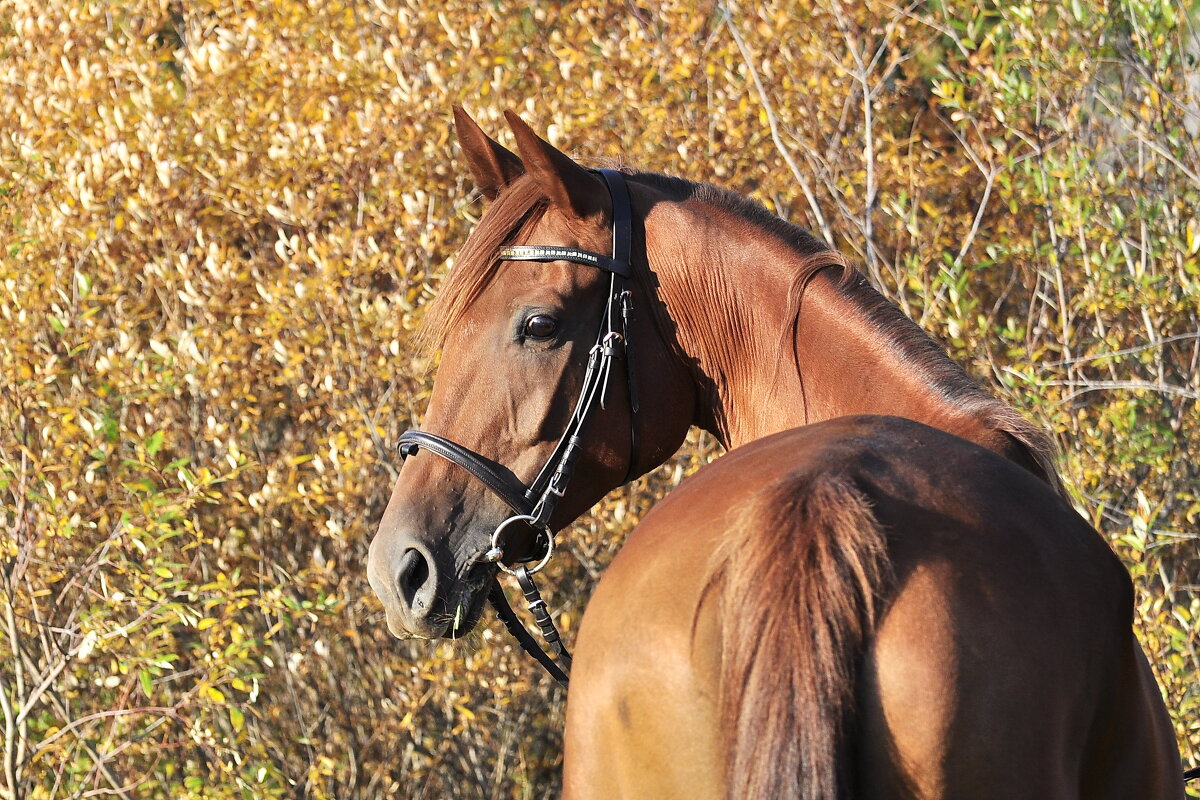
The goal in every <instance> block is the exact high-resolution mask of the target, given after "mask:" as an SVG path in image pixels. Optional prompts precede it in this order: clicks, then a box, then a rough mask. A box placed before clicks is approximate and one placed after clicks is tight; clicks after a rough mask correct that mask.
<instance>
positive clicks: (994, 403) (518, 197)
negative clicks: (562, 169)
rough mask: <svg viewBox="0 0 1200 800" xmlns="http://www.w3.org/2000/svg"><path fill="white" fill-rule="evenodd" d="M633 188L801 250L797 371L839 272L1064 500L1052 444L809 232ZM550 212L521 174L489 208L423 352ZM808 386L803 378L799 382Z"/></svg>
mask: <svg viewBox="0 0 1200 800" xmlns="http://www.w3.org/2000/svg"><path fill="white" fill-rule="evenodd" d="M623 171H624V172H625V173H626V175H627V177H628V178H629V180H630V181H631V182H636V183H642V184H647V185H649V186H651V187H652V188H656V189H658V190H659V191H661V192H663V193H664V194H666V195H668V196H669V197H671V198H672V199H674V200H677V201H682V200H686V199H691V198H694V199H696V200H698V201H701V202H704V203H708V204H711V205H713V206H716V207H718V208H721V209H723V210H725V211H728V212H730V213H732V214H735V215H737V216H738V217H740V218H742V219H744V220H746V221H748V222H750V223H752V224H753V225H755V226H756V227H757V228H758V229H759V230H761V231H762V232H763V233H765V234H767V235H768V236H771V237H773V238H775V239H777V240H779V241H781V242H783V243H784V244H786V245H787V246H789V247H790V248H792V249H793V250H794V251H796V252H797V253H798V254H799V255H800V256H801V257H802V259H803V266H802V267H801V268H800V269H799V270H797V272H796V274H795V275H794V276H793V278H792V286H791V287H790V289H789V291H788V293H787V302H788V304H789V309H788V314H789V317H790V318H791V319H792V326H791V330H790V331H785V334H790V336H791V349H792V362H793V366H794V367H795V369H796V370H797V373H799V371H800V364H799V359H798V354H797V351H796V339H795V333H796V326H797V325H798V324H799V317H800V310H801V305H802V303H803V299H804V290H805V288H806V287H807V285H808V283H809V281H811V280H812V278H813V277H814V276H815V275H816V274H817V273H818V272H821V271H822V270H824V269H827V268H836V269H838V270H840V272H841V275H840V280H838V281H836V285H837V286H838V287H839V288H840V290H841V291H842V292H843V293H844V294H845V296H846V297H847V298H849V299H850V300H852V301H853V302H854V304H855V305H857V306H858V308H859V309H860V310H861V311H862V312H863V315H864V317H865V319H867V320H868V321H869V323H870V324H871V325H872V326H874V328H875V329H876V330H877V331H878V333H879V335H880V337H881V338H882V339H883V340H884V341H886V342H889V343H890V345H891V347H892V348H893V350H894V351H895V352H896V353H897V354H898V356H899V357H900V358H901V359H902V360H903V361H904V363H906V364H907V365H908V366H910V367H911V368H913V369H915V370H918V371H920V372H921V373H923V374H924V375H925V377H926V380H927V382H928V383H929V385H931V386H933V387H935V389H936V390H937V391H938V392H939V393H940V394H941V396H942V399H943V400H944V402H946V404H947V405H949V406H950V407H952V408H955V409H957V410H959V411H960V412H962V413H963V414H964V415H967V416H969V417H972V418H975V419H979V420H980V421H981V422H982V423H983V424H984V425H986V426H987V427H989V428H990V429H992V430H995V431H997V432H998V433H1000V434H1002V435H1004V436H1007V437H1009V438H1010V439H1011V442H1012V444H1013V445H1014V446H1015V447H1016V449H1017V451H1018V455H1019V456H1024V458H1018V460H1019V461H1022V462H1024V464H1025V466H1027V468H1029V469H1031V471H1033V472H1034V473H1035V474H1038V475H1039V477H1041V478H1042V479H1043V480H1045V481H1046V482H1047V483H1049V484H1050V485H1051V487H1053V488H1054V490H1055V491H1056V492H1058V493H1059V495H1061V496H1065V490H1064V489H1063V486H1062V482H1061V479H1060V478H1059V475H1058V471H1057V469H1056V468H1055V465H1054V462H1055V457H1056V455H1057V450H1056V448H1055V446H1054V442H1053V440H1051V439H1050V437H1049V436H1048V435H1047V434H1046V433H1045V432H1044V431H1042V430H1041V429H1039V428H1038V427H1037V426H1035V425H1033V424H1032V423H1031V422H1029V420H1027V419H1025V418H1024V417H1022V416H1021V415H1020V414H1018V413H1017V412H1016V411H1015V410H1013V409H1012V408H1011V407H1010V406H1009V405H1008V404H1006V403H1004V402H1003V401H1001V400H999V399H997V398H995V397H993V396H992V395H991V394H989V393H988V392H987V391H985V390H984V389H983V388H982V387H981V386H980V385H979V384H978V383H977V382H976V381H975V380H974V379H972V378H971V377H970V376H969V375H968V374H967V372H966V371H965V370H964V369H963V368H962V367H961V366H960V365H959V364H957V363H956V362H955V361H953V360H952V359H951V358H950V357H949V356H948V355H947V354H946V352H945V350H944V349H943V347H942V346H941V345H940V344H938V343H937V342H935V341H934V340H933V339H932V338H931V337H930V336H929V334H927V333H926V332H925V331H924V330H922V329H921V328H920V326H918V325H917V324H916V323H915V322H913V321H912V320H911V319H909V318H908V317H907V316H905V315H904V313H903V312H902V311H901V310H900V309H899V308H898V307H897V306H896V305H895V304H894V303H892V302H891V301H890V300H888V299H887V298H885V297H884V296H883V295H882V294H880V293H879V292H878V291H877V290H876V289H875V288H874V287H872V286H871V285H870V283H869V282H868V281H867V279H866V277H865V276H863V274H862V273H860V272H859V271H858V270H856V269H854V268H853V266H851V264H850V262H849V261H848V260H847V259H846V258H845V257H844V256H842V255H841V254H840V253H838V252H837V251H835V250H833V249H831V248H829V247H828V246H826V245H825V243H824V242H822V241H820V240H819V239H817V238H816V237H815V236H813V235H812V234H811V233H809V232H808V231H806V230H805V229H803V228H801V227H800V226H798V225H794V224H792V223H790V222H788V221H787V220H784V219H783V218H781V217H779V216H777V215H776V214H773V213H771V212H770V211H768V210H767V209H766V208H765V207H763V206H762V205H761V204H760V203H758V202H756V201H754V200H752V199H750V198H748V197H746V196H744V195H741V194H738V193H736V192H733V191H730V190H728V189H722V188H719V187H717V186H713V185H712V184H708V183H696V182H693V181H689V180H686V179H684V178H677V177H673V176H668V175H661V174H658V173H653V172H633V171H631V170H628V169H625V170H623ZM545 209H546V198H545V196H544V194H542V191H541V189H540V188H539V187H538V185H537V183H536V182H535V181H534V180H533V179H532V178H531V177H529V176H528V175H522V176H520V177H518V178H517V179H516V180H514V181H512V182H511V183H510V184H508V185H507V186H506V187H505V188H504V190H503V191H502V192H501V193H500V194H499V196H498V197H497V198H496V199H495V201H494V202H493V203H492V205H491V206H490V207H489V208H488V211H487V213H486V214H485V215H484V217H483V219H482V220H481V221H480V222H479V224H478V225H477V226H476V227H475V229H474V230H473V231H472V232H471V235H470V236H469V237H468V238H467V242H466V244H465V245H464V246H463V248H462V250H461V251H460V252H459V254H458V257H457V259H456V261H455V264H454V266H453V268H452V269H451V270H450V273H449V275H448V276H447V277H446V278H445V279H444V281H443V282H442V286H441V288H440V291H439V292H438V296H437V298H436V299H435V300H434V302H433V303H432V304H431V305H430V307H429V309H428V311H427V313H426V316H425V323H424V325H423V326H422V329H421V333H420V335H419V338H418V345H419V348H420V350H421V351H422V352H425V353H429V352H431V351H433V350H436V349H439V348H440V347H441V346H442V345H443V344H444V343H445V340H446V337H447V336H448V335H449V333H450V332H451V331H452V330H453V329H454V328H455V327H456V326H457V324H458V323H459V321H460V319H461V317H462V315H463V313H464V312H465V310H466V309H467V307H468V306H470V304H471V303H472V302H473V301H474V300H475V299H476V298H478V297H479V295H480V294H481V293H482V292H483V290H484V289H485V288H487V286H488V284H489V283H490V282H491V280H492V279H493V278H494V276H495V275H496V268H497V264H498V262H497V260H496V253H497V252H498V251H499V250H500V248H501V247H503V246H504V245H505V244H506V243H508V242H510V241H512V240H514V239H516V238H517V237H519V236H520V235H521V234H522V233H523V232H524V231H525V230H527V229H528V228H529V227H530V226H532V225H533V224H534V223H536V222H537V221H538V220H539V219H540V218H541V215H542V214H543V213H544V212H545ZM801 380H803V376H801Z"/></svg>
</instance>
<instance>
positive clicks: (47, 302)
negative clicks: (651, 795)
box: [0, 0, 1200, 798]
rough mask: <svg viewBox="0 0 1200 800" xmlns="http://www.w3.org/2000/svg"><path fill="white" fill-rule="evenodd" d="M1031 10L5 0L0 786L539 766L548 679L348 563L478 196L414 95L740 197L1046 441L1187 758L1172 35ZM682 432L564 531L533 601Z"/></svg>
mask: <svg viewBox="0 0 1200 800" xmlns="http://www.w3.org/2000/svg"><path fill="white" fill-rule="evenodd" d="M1069 5H1070V8H1069V9H1066V8H1063V7H1061V6H1060V5H1058V4H1049V3H1046V2H1042V0H1024V1H1023V2H1017V3H1006V4H1001V6H1000V7H997V8H990V7H989V8H984V7H982V6H979V5H978V4H975V3H968V2H965V0H964V1H963V2H951V3H945V4H938V5H936V6H930V7H920V8H913V9H910V10H909V11H902V10H901V9H900V8H899V7H898V6H895V5H894V4H891V3H886V2H877V1H876V0H871V1H870V2H866V3H862V4H857V5H853V6H849V5H846V4H842V3H839V2H836V0H819V1H818V2H816V3H809V4H800V3H794V2H783V1H782V0H768V1H767V2H764V3H759V4H736V5H734V4H727V3H724V2H721V3H717V4H715V5H711V6H697V5H696V4H695V3H691V2H682V1H681V0H661V2H656V3H647V2H638V3H632V4H620V3H605V2H599V0H573V2H564V3H553V4H543V3H537V4H526V3H516V2H512V0H494V1H493V0H488V2H477V1H476V0H446V2H438V3H419V2H406V1H404V0H370V2H360V1H359V0H321V1H320V2H318V1H317V0H272V1H271V2H263V3H249V2H241V1H240V0H201V1H200V2H186V3H183V2H175V1H174V0H129V1H128V2H123V3H119V4H115V3H102V2H98V0H82V1H81V0H41V1H40V2H37V3H28V2H21V0H0V53H3V57H2V58H0V85H2V86H3V87H4V91H3V92H2V93H0V119H3V120H5V122H4V124H3V125H2V126H0V248H2V249H0V339H2V341H3V347H0V426H2V431H0V496H3V498H4V503H3V506H0V567H2V568H3V569H2V570H0V573H2V574H3V581H2V582H0V602H2V603H3V610H4V611H5V614H2V615H0V692H2V693H4V694H5V698H6V699H7V701H8V704H9V705H10V706H12V708H13V709H15V710H13V711H12V714H13V716H14V718H15V716H16V715H17V714H18V713H20V712H22V711H24V713H25V716H23V717H22V719H21V724H20V725H19V726H18V727H19V728H20V733H21V736H20V738H19V740H14V741H9V742H6V743H2V744H0V746H4V747H10V748H14V750H13V752H14V754H15V755H18V756H19V757H18V758H17V759H16V762H15V763H16V764H17V766H16V768H15V769H14V770H13V771H12V772H11V773H10V774H0V787H2V788H3V789H4V790H7V791H10V792H12V791H15V790H17V789H19V791H20V793H21V794H22V796H28V797H49V796H51V794H52V792H57V795H56V796H65V795H69V794H71V793H72V792H73V791H88V790H94V789H96V788H102V789H105V790H112V791H118V793H119V791H125V792H126V794H127V795H128V796H137V797H162V798H177V797H196V798H200V797H203V798H229V797H235V796H237V797H241V796H254V797H292V796H298V795H309V796H314V797H322V796H324V797H346V796H354V795H355V793H357V795H358V796H364V797H403V798H413V797H462V798H475V797H483V796H486V797H513V798H532V797H543V796H557V789H558V784H557V780H558V778H557V767H558V764H559V759H560V755H559V754H560V745H561V740H560V730H561V722H562V710H563V704H562V700H563V698H562V695H561V694H560V693H559V692H558V690H557V689H555V688H553V687H550V686H548V685H547V682H546V680H545V679H544V677H543V676H542V675H540V674H539V672H538V670H537V668H536V666H535V665H533V664H531V663H530V662H529V661H527V659H526V657H525V656H524V655H523V654H522V653H520V651H518V650H516V649H515V647H514V645H513V644H512V643H511V642H510V641H509V640H508V638H507V636H504V635H502V631H501V630H500V629H499V628H498V627H495V628H493V627H488V628H486V629H484V630H483V631H482V633H479V634H477V635H476V637H475V641H473V642H471V643H469V644H466V645H461V646H458V645H455V646H446V647H431V646H427V645H425V644H422V643H416V642H406V643H396V642H394V641H392V640H391V639H390V638H389V637H388V635H387V633H386V630H385V628H384V624H383V620H382V613H381V610H380V609H379V607H378V605H377V604H376V602H375V600H374V598H373V596H372V594H371V592H370V591H369V589H368V587H367V585H366V581H365V579H364V567H363V565H364V561H365V555H366V547H367V543H368V541H369V537H370V535H371V534H372V532H373V526H374V525H375V523H376V521H377V520H378V518H379V516H380V513H381V511H382V509H383V506H384V504H385V503H386V500H387V497H388V494H389V492H390V488H391V487H390V484H391V482H392V480H393V478H394V476H395V470H396V468H397V463H396V458H395V454H394V453H393V452H392V450H391V443H392V442H394V441H395V439H396V436H397V435H398V433H399V432H400V431H402V430H404V429H405V428H407V427H410V425H411V424H412V423H413V422H414V421H415V420H414V415H418V414H419V413H420V412H421V410H422V409H423V408H424V405H425V402H426V400H427V398H428V393H429V381H430V368H429V365H427V364H425V363H423V362H421V361H420V360H419V359H418V357H417V355H416V354H415V353H414V352H413V350H412V347H411V333H412V331H413V330H414V328H415V327H416V326H417V325H418V324H419V323H420V320H421V315H422V311H423V308H424V306H425V304H426V302H427V301H428V300H429V298H430V297H431V296H432V295H433V293H434V292H436V290H437V283H438V280H439V279H440V276H441V275H443V274H444V272H445V269H446V267H447V264H448V263H449V262H450V261H451V260H452V258H453V255H454V253H455V251H456V250H457V248H458V247H459V246H460V245H461V243H462V242H463V240H464V238H465V235H466V232H467V231H468V230H469V229H470V227H471V225H472V223H473V221H474V220H475V218H476V216H477V214H478V208H477V206H475V205H473V204H472V203H471V202H470V192H471V186H470V182H469V180H468V178H467V177H466V176H465V175H464V173H463V170H462V167H461V165H460V164H458V163H457V162H456V160H455V152H456V151H455V145H454V142H453V140H452V136H451V125H450V121H449V120H450V107H451V105H452V104H454V103H464V104H465V105H466V106H467V107H468V110H469V111H470V112H471V113H472V114H474V115H475V116H476V117H477V118H478V119H479V120H480V122H481V123H482V124H484V126H485V127H486V128H488V129H489V130H491V131H492V132H493V133H495V134H498V135H500V136H501V138H502V139H503V138H504V137H505V134H503V126H502V124H501V114H502V112H503V111H504V110H506V109H512V110H516V111H518V112H519V113H521V114H523V115H524V116H525V117H526V119H528V120H529V121H530V122H531V123H532V124H534V126H535V127H537V128H538V129H541V130H545V131H548V135H549V136H550V138H551V139H552V141H554V142H555V143H556V144H557V145H558V146H560V147H562V148H564V149H565V150H567V151H568V152H572V153H575V154H577V155H579V156H580V157H582V158H584V159H585V160H588V159H591V160H595V159H600V158H622V159H625V160H626V161H627V162H629V163H631V164H633V165H636V166H638V167H641V168H645V169H650V170H656V171H662V172H668V173H673V174H679V175H683V176H684V177H688V178H692V179H696V180H708V181H713V182H717V183H720V184H722V185H725V186H728V187H731V188H735V189H739V190H742V191H745V192H747V193H749V194H752V195H753V196H754V197H756V198H757V199H759V200H760V201H762V202H763V203H764V204H766V205H768V206H769V207H770V208H771V209H772V210H774V211H776V212H777V213H779V214H781V215H783V216H785V217H788V218H790V219H793V220H795V221H797V222H800V223H802V224H804V225H806V226H808V227H810V228H812V229H813V230H814V231H816V232H817V233H818V235H820V236H823V237H825V238H827V239H828V240H829V241H831V242H832V243H834V244H835V245H836V246H837V247H839V248H840V249H842V250H843V251H845V252H847V253H848V254H849V255H850V256H851V257H853V258H854V259H856V260H857V261H858V262H859V263H860V265H861V266H862V268H863V269H864V271H866V272H867V273H868V274H869V275H870V277H871V278H872V280H873V281H874V282H875V283H876V284H877V285H878V286H880V287H881V288H882V289H883V290H884V291H885V292H886V293H888V294H889V295H890V296H891V297H893V298H894V299H895V300H896V301H897V302H898V303H899V304H900V305H901V306H902V307H903V308H904V309H905V310H906V311H907V312H908V313H909V314H910V315H912V316H913V317H914V318H916V319H918V320H919V321H920V322H921V323H922V324H923V325H924V326H925V327H926V328H927V329H928V330H930V331H931V332H932V333H934V334H935V335H937V336H939V337H940V338H941V339H942V340H943V341H944V342H945V343H946V345H947V347H948V348H949V349H950V351H951V352H952V354H953V355H954V356H955V357H956V358H958V359H959V360H960V361H962V362H963V363H964V364H967V365H968V366H969V367H970V368H971V369H972V370H973V371H975V372H976V374H978V375H980V376H981V377H983V378H984V379H985V380H986V381H987V382H989V383H993V384H995V385H997V387H998V391H999V392H1000V393H1002V394H1003V395H1004V396H1005V397H1006V398H1008V399H1009V400H1010V401H1012V402H1014V403H1015V404H1017V405H1019V406H1021V407H1022V408H1024V409H1025V410H1026V411H1027V413H1029V414H1031V415H1033V416H1035V417H1036V418H1038V419H1039V420H1040V421H1042V422H1043V423H1044V424H1045V425H1046V426H1047V427H1048V428H1049V429H1051V430H1053V431H1054V432H1055V434H1056V436H1057V437H1058V439H1059V442H1060V444H1061V446H1062V450H1063V467H1064V472H1065V474H1066V477H1067V480H1068V482H1069V483H1070V485H1071V486H1072V487H1073V490H1074V491H1075V493H1076V497H1077V498H1078V502H1079V506H1080V508H1081V509H1082V510H1084V512H1085V513H1086V514H1087V515H1088V516H1089V518H1091V519H1094V520H1095V522H1096V524H1097V526H1098V527H1099V528H1100V529H1101V530H1102V531H1103V532H1104V533H1105V534H1106V535H1107V536H1108V537H1109V538H1110V539H1111V540H1112V541H1113V542H1114V544H1115V546H1116V547H1117V549H1118V551H1119V552H1120V553H1121V555H1122V556H1123V557H1124V558H1125V559H1126V561H1127V563H1128V564H1129V566H1130V568H1131V570H1132V572H1133V574H1134V576H1135V580H1136V582H1137V587H1138V591H1139V594H1138V597H1139V608H1138V615H1139V618H1138V632H1139V635H1140V636H1141V637H1142V639H1143V642H1144V644H1145V646H1146V647H1147V650H1148V652H1149V653H1150V655H1151V659H1152V661H1153V663H1154V664H1155V668H1156V671H1157V674H1158V676H1159V679H1160V682H1161V684H1162V686H1163V688H1164V691H1165V693H1166V697H1167V702H1168V705H1169V707H1170V708H1171V709H1172V712H1173V714H1175V722H1176V727H1177V731H1178V733H1179V737H1180V742H1181V745H1182V746H1183V749H1184V755H1185V759H1187V760H1188V761H1190V762H1195V761H1197V760H1198V758H1200V688H1198V687H1200V679H1198V677H1200V666H1198V665H1200V657H1198V646H1200V642H1198V637H1200V634H1198V626H1197V623H1196V619H1197V615H1200V605H1198V603H1200V601H1198V600H1197V597H1196V591H1195V586H1196V580H1197V575H1198V574H1200V556H1198V555H1197V553H1198V551H1197V547H1196V538H1195V537H1196V535H1197V520H1198V519H1200V494H1198V491H1197V487H1198V486H1200V472H1198V471H1197V470H1198V469H1200V467H1198V466H1197V463H1196V462H1195V459H1194V455H1193V454H1194V453H1196V452H1198V451H1200V412H1198V411H1197V403H1196V401H1197V399H1198V398H1200V373H1198V365H1197V364H1198V360H1197V352H1198V349H1197V348H1198V347H1200V339H1198V338H1197V336H1198V335H1200V334H1198V324H1197V312H1196V309H1197V308H1198V307H1200V268H1198V267H1197V258H1196V256H1197V253H1198V250H1200V232H1198V230H1197V228H1196V219H1197V218H1198V215H1197V213H1196V211H1197V204H1198V200H1200V177H1198V176H1200V158H1198V156H1197V151H1196V149H1195V145H1194V141H1195V137H1196V136H1197V122H1196V119H1197V118H1196V114H1197V108H1198V106H1197V97H1196V95H1195V92H1196V87H1195V84H1194V83H1189V82H1188V73H1187V71H1186V69H1185V66H1186V64H1187V63H1189V59H1193V60H1194V59H1195V58H1196V53H1195V52H1194V45H1193V44H1190V42H1192V41H1193V40H1190V39H1188V38H1187V34H1186V31H1187V30H1189V29H1188V28H1187V25H1186V23H1187V21H1186V20H1180V19H1178V18H1177V17H1178V16H1179V15H1180V14H1182V11H1181V10H1180V9H1179V7H1177V6H1174V5H1170V4H1166V3H1141V2H1140V0H1139V1H1138V2H1133V0H1130V2H1127V3H1123V4H1118V6H1112V7H1110V5H1111V4H1108V5H1105V4H1099V3H1097V2H1094V0H1077V1H1076V2H1072V3H1071V4H1069ZM1060 17H1061V19H1060ZM1190 24H1191V25H1193V26H1194V25H1195V24H1196V21H1195V20H1193V21H1192V22H1191V23H1190ZM1189 47H1192V48H1193V50H1192V51H1191V53H1190V55H1189V52H1188V48H1189ZM864 98H866V99H865V101H864ZM715 454H716V447H715V445H714V444H713V443H712V442H711V441H709V440H708V439H707V438H706V437H703V436H699V435H696V436H694V437H693V438H692V439H691V440H690V442H689V445H688V446H687V448H685V450H684V451H682V452H681V453H680V454H679V455H678V456H677V457H676V458H675V459H674V460H673V461H671V462H670V463H668V464H667V465H666V466H665V467H664V468H663V469H661V470H660V471H658V472H657V473H655V474H654V475H652V476H649V477H647V478H645V479H643V480H641V481H639V482H637V483H635V484H634V485H633V486H631V487H629V488H627V489H625V490H621V491H618V492H616V493H614V494H613V495H612V496H611V497H610V498H609V499H608V500H606V501H605V502H604V503H603V504H602V505H601V506H600V507H598V508H597V509H596V511H595V512H594V513H593V514H592V515H589V516H588V517H586V518H584V519H583V520H581V521H580V522H579V523H577V524H576V525H575V526H574V528H573V529H572V530H571V531H570V532H568V533H567V534H566V538H567V539H568V540H569V541H570V542H571V545H570V550H571V551H572V552H573V553H574V554H575V556H576V558H575V559H574V560H572V559H561V560H558V559H556V561H555V562H554V564H553V565H552V567H551V568H550V569H549V570H548V573H549V575H548V580H547V589H546V591H547V594H548V595H549V596H550V598H551V602H552V603H554V604H555V606H556V610H558V611H561V612H562V615H563V619H564V621H566V620H577V619H578V615H579V613H581V611H582V608H583V606H584V605H585V603H586V598H587V595H588V593H589V591H590V588H591V586H592V585H593V584H594V578H593V577H592V576H593V575H595V574H596V573H598V572H599V571H600V570H602V569H603V567H604V566H605V565H606V564H607V563H608V561H609V560H610V559H611V558H612V555H613V553H614V552H615V551H616V549H617V548H618V547H619V545H620V543H621V541H622V539H623V537H624V534H625V532H626V531H628V530H629V529H630V528H631V527H632V526H633V525H634V524H636V521H637V520H638V519H639V518H640V517H641V516H642V515H643V514H644V513H645V511H646V510H647V508H648V507H649V506H650V505H651V504H652V503H653V501H654V500H655V499H656V498H658V497H660V496H661V495H662V494H663V493H664V492H666V491H668V490H669V488H670V487H671V486H673V485H674V484H676V483H678V481H679V480H681V479H682V477H683V476H684V475H686V474H687V473H689V472H690V471H692V470H694V469H695V468H697V467H698V466H699V465H700V464H702V463H704V462H705V461H706V460H708V459H710V458H712V457H714V456H715ZM564 628H565V629H566V630H567V634H568V638H570V637H571V636H572V635H573V633H574V630H575V629H576V628H577V625H575V624H571V625H566V624H564ZM47 677H48V680H47V681H46V682H44V683H43V679H45V678H47ZM16 748H20V750H19V753H18V752H17V750H16ZM13 782H15V783H16V789H14V786H12V785H10V784H12V783H13ZM126 785H136V789H129V790H122V789H120V787H123V786H126Z"/></svg>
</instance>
